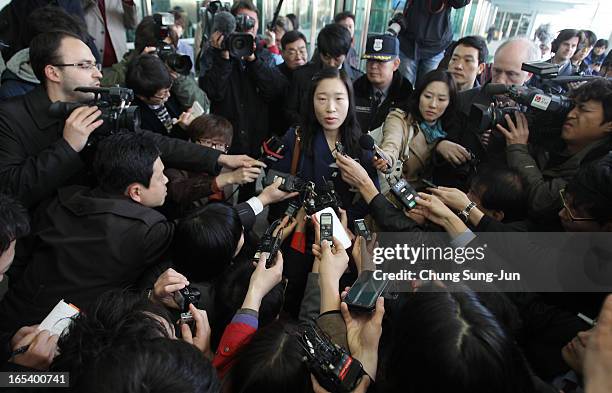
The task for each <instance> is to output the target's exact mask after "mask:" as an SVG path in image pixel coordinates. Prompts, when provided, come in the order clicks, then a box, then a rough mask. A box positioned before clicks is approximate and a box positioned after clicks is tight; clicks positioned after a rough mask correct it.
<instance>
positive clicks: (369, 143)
mask: <svg viewBox="0 0 612 393" xmlns="http://www.w3.org/2000/svg"><path fill="white" fill-rule="evenodd" d="M359 145H360V146H361V148H362V149H364V150H369V151H372V152H374V160H373V163H374V166H375V167H376V169H377V170H379V171H381V172H383V173H389V172H390V171H391V164H390V160H389V159H388V158H387V155H386V154H385V152H384V151H383V150H382V149H381V148H380V147H378V146H376V143H374V138H372V136H370V135H368V134H363V135H362V136H361V137H360V138H359Z"/></svg>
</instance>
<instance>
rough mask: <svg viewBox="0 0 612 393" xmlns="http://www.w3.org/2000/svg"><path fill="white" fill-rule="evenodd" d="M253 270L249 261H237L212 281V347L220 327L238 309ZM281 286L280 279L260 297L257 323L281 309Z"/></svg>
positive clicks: (217, 340)
mask: <svg viewBox="0 0 612 393" xmlns="http://www.w3.org/2000/svg"><path fill="white" fill-rule="evenodd" d="M254 271H255V266H253V264H252V263H251V261H250V260H242V261H238V262H235V263H234V264H233V265H231V266H230V267H229V268H227V269H226V271H225V272H224V273H223V274H222V275H221V276H220V277H219V278H218V280H217V281H216V282H215V301H214V304H215V306H214V310H215V313H214V314H215V315H214V318H213V319H212V321H211V322H210V324H211V329H212V340H211V342H212V344H213V348H215V347H216V346H217V345H218V343H219V341H220V339H221V336H222V335H223V330H224V329H225V327H226V326H227V325H228V324H229V323H230V322H231V320H232V318H233V317H234V314H236V311H238V310H239V309H240V306H241V305H242V302H243V301H244V298H245V296H246V294H247V291H248V289H249V282H250V281H251V275H252V274H253V272H254ZM284 288H285V283H283V282H281V283H279V284H278V285H277V286H275V287H274V288H272V290H271V291H270V292H268V294H267V295H266V296H264V297H263V299H262V301H261V306H260V308H259V325H260V326H265V325H267V324H269V323H270V322H272V321H274V320H275V319H276V317H277V316H278V314H279V313H280V312H281V309H282V307H283V301H284Z"/></svg>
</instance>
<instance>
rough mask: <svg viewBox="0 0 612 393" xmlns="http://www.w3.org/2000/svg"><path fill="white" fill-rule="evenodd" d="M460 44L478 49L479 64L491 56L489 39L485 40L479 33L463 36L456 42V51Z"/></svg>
mask: <svg viewBox="0 0 612 393" xmlns="http://www.w3.org/2000/svg"><path fill="white" fill-rule="evenodd" d="M459 45H463V46H467V47H470V48H474V49H476V50H477V51H478V64H482V63H486V61H487V57H489V48H487V41H485V40H484V38H482V37H480V36H477V35H469V36H467V37H463V38H461V39H459V41H457V42H456V43H455V46H454V47H453V51H455V48H456V47H457V46H459ZM451 53H452V52H451Z"/></svg>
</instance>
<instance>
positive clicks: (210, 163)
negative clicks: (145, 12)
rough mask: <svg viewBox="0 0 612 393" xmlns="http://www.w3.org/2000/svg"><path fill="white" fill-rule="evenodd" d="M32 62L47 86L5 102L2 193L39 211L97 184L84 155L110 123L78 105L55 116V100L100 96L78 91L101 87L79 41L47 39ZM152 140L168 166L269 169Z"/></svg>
mask: <svg viewBox="0 0 612 393" xmlns="http://www.w3.org/2000/svg"><path fill="white" fill-rule="evenodd" d="M30 60H31V64H32V68H33V70H34V73H35V74H36V76H37V78H38V79H39V80H41V81H42V83H41V84H42V86H40V87H37V88H36V89H34V90H33V91H32V92H30V93H28V94H26V95H24V96H21V97H17V98H15V99H13V100H10V101H6V102H3V103H1V104H0V191H2V192H6V193H10V194H12V195H14V196H16V197H17V198H18V199H19V200H20V201H21V202H22V203H23V204H24V205H25V206H27V207H28V209H30V210H32V209H33V208H35V207H36V206H37V205H38V204H39V203H40V202H42V201H43V200H44V199H46V198H48V197H51V196H53V195H54V193H55V191H56V190H57V189H58V188H60V187H62V186H65V185H70V184H75V183H76V184H90V183H91V182H90V181H89V179H88V178H87V177H86V174H85V171H84V169H85V163H84V161H83V160H82V158H81V154H80V153H81V152H82V150H83V149H84V148H85V146H86V144H87V141H88V138H89V136H90V135H91V133H92V132H94V131H95V130H96V129H97V128H98V127H100V126H101V125H102V123H103V121H102V120H100V119H99V117H100V114H101V112H100V110H99V109H98V108H97V107H95V106H82V107H79V108H77V109H75V110H74V111H72V113H71V114H70V116H68V118H67V119H66V120H63V119H57V118H53V117H51V116H50V115H49V113H48V108H49V106H50V105H51V103H52V102H56V101H64V102H66V101H67V102H78V103H87V102H88V101H90V100H92V99H93V94H92V93H83V92H76V91H74V89H75V88H76V87H81V86H85V87H97V86H99V85H100V78H101V77H102V74H101V72H100V71H99V65H98V64H96V62H95V58H94V56H93V54H92V53H91V50H90V49H89V48H88V47H87V45H85V44H84V43H83V41H81V39H80V38H79V37H78V36H75V35H73V34H71V33H66V32H49V33H44V34H40V35H39V36H37V37H36V38H35V39H34V40H33V41H32V44H31V46H30ZM139 132H140V131H139ZM143 132H145V133H147V134H151V133H149V132H148V131H143ZM151 138H153V139H154V140H155V142H156V143H157V144H158V145H159V147H160V150H161V151H162V156H163V157H164V158H163V159H164V164H165V165H166V166H168V167H176V168H179V169H187V170H192V171H200V172H207V173H211V174H217V173H218V171H219V169H220V166H226V167H230V168H238V167H242V166H251V165H256V166H258V165H263V164H261V163H259V162H258V161H256V160H253V159H251V158H249V157H247V156H228V155H224V154H222V153H221V152H219V151H216V150H213V149H210V148H207V147H204V146H198V145H195V144H191V143H187V142H183V141H179V140H173V139H170V138H167V137H164V136H161V135H157V134H153V135H151Z"/></svg>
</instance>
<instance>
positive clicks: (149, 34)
mask: <svg viewBox="0 0 612 393" xmlns="http://www.w3.org/2000/svg"><path fill="white" fill-rule="evenodd" d="M157 30H158V28H157V24H156V23H155V19H153V17H152V16H151V15H149V16H145V17H144V18H142V20H141V21H140V23H139V24H138V26H136V31H135V36H134V51H135V52H136V53H142V51H143V50H144V48H146V47H147V46H157V45H158V43H159V33H158V31H157ZM172 31H173V30H170V32H172Z"/></svg>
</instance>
